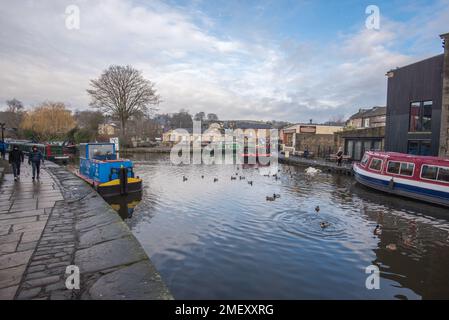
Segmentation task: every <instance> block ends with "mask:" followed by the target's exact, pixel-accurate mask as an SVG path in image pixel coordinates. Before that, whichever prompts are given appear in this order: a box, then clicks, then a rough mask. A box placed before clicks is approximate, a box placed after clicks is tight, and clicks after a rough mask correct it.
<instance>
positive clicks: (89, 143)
mask: <svg viewBox="0 0 449 320" xmlns="http://www.w3.org/2000/svg"><path fill="white" fill-rule="evenodd" d="M113 144H114V143H112V142H87V143H80V146H85V145H95V146H98V145H113Z"/></svg>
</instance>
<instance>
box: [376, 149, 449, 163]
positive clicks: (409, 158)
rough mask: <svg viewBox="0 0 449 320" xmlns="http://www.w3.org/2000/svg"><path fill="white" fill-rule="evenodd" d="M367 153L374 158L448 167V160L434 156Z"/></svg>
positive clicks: (380, 152)
mask: <svg viewBox="0 0 449 320" xmlns="http://www.w3.org/2000/svg"><path fill="white" fill-rule="evenodd" d="M367 153H368V154H369V155H371V156H374V157H382V158H388V159H397V160H405V161H410V162H415V161H425V162H429V163H439V164H445V165H449V159H446V158H440V157H434V156H419V155H414V154H407V153H399V152H382V151H367Z"/></svg>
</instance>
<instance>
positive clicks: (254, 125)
mask: <svg viewBox="0 0 449 320" xmlns="http://www.w3.org/2000/svg"><path fill="white" fill-rule="evenodd" d="M223 124H225V127H226V128H227V129H272V128H273V125H271V124H268V123H265V122H260V121H251V120H225V121H223ZM230 124H232V126H230Z"/></svg>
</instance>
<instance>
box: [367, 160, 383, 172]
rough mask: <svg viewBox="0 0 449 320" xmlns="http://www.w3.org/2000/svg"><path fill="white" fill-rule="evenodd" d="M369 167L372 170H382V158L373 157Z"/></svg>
mask: <svg viewBox="0 0 449 320" xmlns="http://www.w3.org/2000/svg"><path fill="white" fill-rule="evenodd" d="M369 168H370V169H372V170H376V171H380V170H381V169H382V160H381V159H377V158H373V160H371V164H370V166H369Z"/></svg>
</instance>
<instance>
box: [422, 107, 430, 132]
mask: <svg viewBox="0 0 449 320" xmlns="http://www.w3.org/2000/svg"><path fill="white" fill-rule="evenodd" d="M431 124H432V101H424V102H423V106H422V127H421V129H422V131H431V130H432V126H431Z"/></svg>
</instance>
